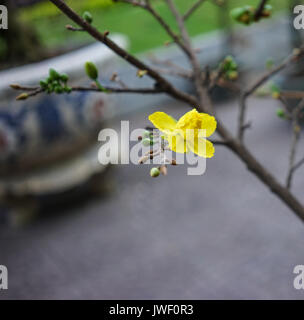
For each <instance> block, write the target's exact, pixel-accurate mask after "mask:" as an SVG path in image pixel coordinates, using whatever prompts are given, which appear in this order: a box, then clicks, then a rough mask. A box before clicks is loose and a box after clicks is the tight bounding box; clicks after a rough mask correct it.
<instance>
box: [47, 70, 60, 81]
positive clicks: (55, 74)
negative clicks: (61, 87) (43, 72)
mask: <svg viewBox="0 0 304 320" xmlns="http://www.w3.org/2000/svg"><path fill="white" fill-rule="evenodd" d="M49 75H50V79H51V80H57V79H59V78H60V74H59V73H58V72H57V71H56V70H55V69H53V68H51V69H50V70H49Z"/></svg>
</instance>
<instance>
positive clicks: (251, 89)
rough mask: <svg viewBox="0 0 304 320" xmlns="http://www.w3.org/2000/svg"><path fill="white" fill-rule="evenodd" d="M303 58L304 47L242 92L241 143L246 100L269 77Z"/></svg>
mask: <svg viewBox="0 0 304 320" xmlns="http://www.w3.org/2000/svg"><path fill="white" fill-rule="evenodd" d="M303 56H304V47H302V48H301V49H297V50H296V51H295V52H293V53H292V54H291V55H290V56H289V57H288V58H287V59H286V60H285V61H284V62H283V63H281V64H280V65H279V66H277V67H276V68H274V69H272V70H270V71H268V72H267V73H265V74H264V75H263V76H262V77H261V78H259V79H258V80H257V81H256V82H255V83H254V84H253V85H251V86H250V87H249V88H248V89H247V90H244V91H243V92H242V94H241V98H240V110H239V120H238V138H239V140H240V141H241V142H242V141H243V139H244V131H245V130H244V122H245V116H246V100H247V98H248V97H249V96H250V95H252V94H253V93H254V92H255V91H256V90H257V89H258V88H259V87H260V86H262V85H263V84H264V83H265V82H267V81H268V80H269V79H270V78H271V77H273V76H274V75H276V74H277V73H279V72H280V71H282V70H283V69H285V68H286V67H288V66H289V65H290V64H292V63H295V62H298V61H299V59H300V58H303Z"/></svg>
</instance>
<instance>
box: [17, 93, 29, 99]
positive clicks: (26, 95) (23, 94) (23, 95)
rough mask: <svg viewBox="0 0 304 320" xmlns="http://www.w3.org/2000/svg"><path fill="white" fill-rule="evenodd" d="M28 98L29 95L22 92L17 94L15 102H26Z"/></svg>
mask: <svg viewBox="0 0 304 320" xmlns="http://www.w3.org/2000/svg"><path fill="white" fill-rule="evenodd" d="M28 97H29V95H28V94H27V93H26V92H23V93H21V94H19V96H18V97H17V98H16V100H26V99H27V98H28Z"/></svg>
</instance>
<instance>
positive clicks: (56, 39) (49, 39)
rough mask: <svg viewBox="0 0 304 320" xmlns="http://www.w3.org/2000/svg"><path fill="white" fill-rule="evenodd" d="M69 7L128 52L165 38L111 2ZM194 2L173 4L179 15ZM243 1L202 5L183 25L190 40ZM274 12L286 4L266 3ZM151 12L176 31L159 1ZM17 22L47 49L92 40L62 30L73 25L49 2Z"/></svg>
mask: <svg viewBox="0 0 304 320" xmlns="http://www.w3.org/2000/svg"><path fill="white" fill-rule="evenodd" d="M66 2H67V3H68V4H69V5H71V7H72V8H73V9H74V10H75V11H76V12H78V13H79V14H80V15H82V13H83V12H84V11H86V10H87V11H90V12H91V13H92V15H93V19H94V21H93V25H94V26H95V27H97V28H98V29H99V30H100V31H105V30H109V31H110V33H117V32H119V33H124V34H126V35H127V36H128V37H129V39H130V43H131V52H132V53H137V52H142V51H146V50H149V49H151V48H154V47H158V46H162V45H163V44H164V43H165V42H166V41H169V40H170V39H169V37H168V36H167V34H166V33H165V31H164V30H163V29H162V28H161V27H160V26H159V25H158V23H157V22H156V21H155V20H154V19H153V18H152V17H151V16H150V15H149V14H148V13H146V12H144V11H143V10H142V9H141V8H136V7H133V6H132V5H128V4H122V3H115V2H112V0H86V1H81V0H67V1H66ZM194 2H195V0H177V1H176V3H177V5H178V7H179V9H180V10H181V11H182V12H186V11H187V9H188V8H189V7H190V6H191V4H193V3H194ZM244 2H245V1H244V0H232V1H228V6H227V7H226V8H219V7H218V6H217V5H215V4H214V3H212V1H211V0H209V1H207V2H206V3H204V4H203V5H202V6H201V8H199V10H197V12H195V14H193V16H192V17H191V19H189V21H188V22H187V27H188V30H189V32H190V34H191V35H192V36H194V35H198V34H201V33H205V32H208V31H212V30H216V29H220V28H222V27H223V25H224V24H223V21H224V20H225V19H228V21H230V22H231V23H233V21H232V19H231V18H230V17H229V10H230V9H233V8H234V7H237V6H240V5H244ZM247 2H248V4H250V5H253V6H256V5H257V4H258V2H259V1H258V0H248V1H247ZM269 3H271V4H272V6H273V7H274V12H278V11H280V10H282V9H286V8H287V1H286V0H275V1H269ZM152 4H153V5H154V7H155V9H156V10H157V11H158V12H159V13H160V14H161V16H163V17H164V18H165V19H166V21H167V22H168V23H169V24H170V25H171V26H172V27H173V28H174V29H175V30H176V23H175V21H174V18H173V16H172V14H171V13H170V12H169V10H168V8H167V6H166V4H165V3H164V1H162V0H154V1H153V0H152ZM225 16H226V17H225ZM20 19H22V20H23V21H25V22H29V23H31V24H32V25H33V26H34V27H35V29H36V30H37V32H38V35H39V37H40V39H41V42H42V44H43V45H44V46H46V47H47V48H51V49H54V48H64V47H67V48H68V47H75V46H80V45H84V44H87V43H91V42H92V41H93V40H92V39H91V38H90V36H89V35H87V34H85V33H83V32H71V31H67V30H65V25H66V24H72V25H73V23H72V22H71V21H70V20H69V19H68V18H66V17H65V16H64V15H63V14H61V13H60V11H59V10H58V9H57V8H56V7H55V6H54V5H53V4H52V3H50V2H48V1H46V2H41V3H38V4H36V5H34V6H31V7H28V8H24V9H22V10H21V11H20Z"/></svg>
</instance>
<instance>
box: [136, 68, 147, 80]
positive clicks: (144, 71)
mask: <svg viewBox="0 0 304 320" xmlns="http://www.w3.org/2000/svg"><path fill="white" fill-rule="evenodd" d="M147 73H148V71H147V70H137V73H136V75H137V76H138V78H142V77H143V76H144V75H145V74H147Z"/></svg>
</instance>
